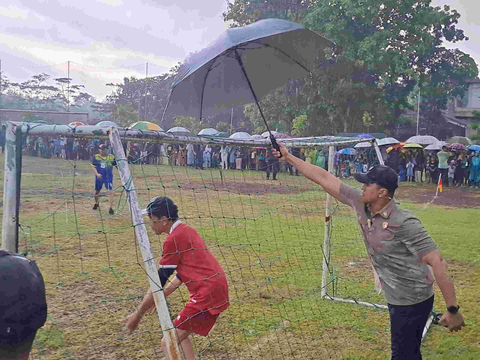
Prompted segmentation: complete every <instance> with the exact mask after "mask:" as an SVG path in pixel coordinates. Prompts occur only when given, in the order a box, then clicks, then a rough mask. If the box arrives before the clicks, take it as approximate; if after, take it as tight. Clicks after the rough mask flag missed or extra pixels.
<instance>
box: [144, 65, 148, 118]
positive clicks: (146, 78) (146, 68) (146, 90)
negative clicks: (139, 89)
mask: <svg viewBox="0 0 480 360" xmlns="http://www.w3.org/2000/svg"><path fill="white" fill-rule="evenodd" d="M147 87H148V62H147V63H146V64H145V97H144V99H145V109H144V111H145V116H144V117H143V120H147V93H148V89H147Z"/></svg>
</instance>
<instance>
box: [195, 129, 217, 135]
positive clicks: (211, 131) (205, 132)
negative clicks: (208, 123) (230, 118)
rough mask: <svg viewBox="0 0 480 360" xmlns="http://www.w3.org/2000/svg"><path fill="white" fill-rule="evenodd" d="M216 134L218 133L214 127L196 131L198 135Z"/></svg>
mask: <svg viewBox="0 0 480 360" xmlns="http://www.w3.org/2000/svg"><path fill="white" fill-rule="evenodd" d="M217 134H218V130H216V129H214V128H207V129H202V130H200V132H199V133H198V135H217Z"/></svg>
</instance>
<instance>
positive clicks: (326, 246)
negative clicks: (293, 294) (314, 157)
mask: <svg viewBox="0 0 480 360" xmlns="http://www.w3.org/2000/svg"><path fill="white" fill-rule="evenodd" d="M334 157H335V146H329V147H328V172H329V173H330V174H332V175H333V173H334V165H335V164H334ZM331 214H332V196H331V195H330V194H328V193H327V199H326V200H325V234H324V238H323V252H322V254H323V269H322V291H321V295H322V298H323V297H325V295H327V286H328V274H329V271H328V265H329V263H330V233H331V232H330V230H331V226H332V222H331V218H330V217H331ZM332 295H333V294H332Z"/></svg>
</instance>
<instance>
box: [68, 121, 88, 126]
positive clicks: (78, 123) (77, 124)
mask: <svg viewBox="0 0 480 360" xmlns="http://www.w3.org/2000/svg"><path fill="white" fill-rule="evenodd" d="M80 125H85V124H84V123H82V122H81V121H72V122H71V123H70V124H68V126H80Z"/></svg>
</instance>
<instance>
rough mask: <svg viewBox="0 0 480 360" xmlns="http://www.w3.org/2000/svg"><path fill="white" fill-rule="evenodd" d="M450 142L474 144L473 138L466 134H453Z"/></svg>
mask: <svg viewBox="0 0 480 360" xmlns="http://www.w3.org/2000/svg"><path fill="white" fill-rule="evenodd" d="M447 142H448V143H449V144H462V145H466V146H468V145H472V140H470V139H469V138H467V137H465V136H453V137H451V138H450V139H448V141H447Z"/></svg>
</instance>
